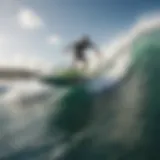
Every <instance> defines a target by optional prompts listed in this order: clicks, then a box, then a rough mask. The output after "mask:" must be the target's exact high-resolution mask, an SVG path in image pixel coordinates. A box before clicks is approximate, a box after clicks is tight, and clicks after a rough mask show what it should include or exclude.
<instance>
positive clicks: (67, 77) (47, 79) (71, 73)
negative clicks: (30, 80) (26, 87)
mask: <svg viewBox="0 0 160 160" xmlns="http://www.w3.org/2000/svg"><path fill="white" fill-rule="evenodd" d="M95 76H96V74H93V73H92V74H89V72H85V71H82V70H75V69H67V70H65V71H61V72H57V73H55V74H54V75H49V76H44V77H42V78H41V81H42V82H43V83H46V84H50V85H59V86H68V85H77V84H82V83H85V82H86V81H88V80H90V79H92V78H94V77H95Z"/></svg>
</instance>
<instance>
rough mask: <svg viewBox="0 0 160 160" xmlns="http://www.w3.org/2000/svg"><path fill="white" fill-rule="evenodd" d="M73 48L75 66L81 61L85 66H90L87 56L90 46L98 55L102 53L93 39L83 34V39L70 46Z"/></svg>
mask: <svg viewBox="0 0 160 160" xmlns="http://www.w3.org/2000/svg"><path fill="white" fill-rule="evenodd" d="M70 48H72V49H73V62H72V63H73V67H77V66H78V64H79V62H80V63H81V64H82V65H83V67H85V68H86V67H87V66H88V62H87V58H86V50H87V49H89V48H92V49H94V51H95V53H96V54H97V56H99V55H100V52H99V51H98V49H97V47H96V45H95V44H94V43H93V42H92V41H91V39H90V38H89V37H88V36H86V35H85V36H83V37H82V38H81V39H79V40H78V41H76V42H75V43H73V45H72V46H71V47H70Z"/></svg>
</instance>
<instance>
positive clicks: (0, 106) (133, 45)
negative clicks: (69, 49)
mask: <svg viewBox="0 0 160 160" xmlns="http://www.w3.org/2000/svg"><path fill="white" fill-rule="evenodd" d="M141 29H142V31H145V32H138V33H137V35H136V36H134V39H131V40H130V43H129V44H128V43H127V47H128V46H129V49H128V48H127V53H128V54H129V55H130V65H128V66H127V67H126V69H127V70H126V71H125V73H124V74H123V76H119V77H115V76H113V77H112V76H107V75H106V73H102V76H100V77H98V78H97V79H93V80H91V81H89V82H86V83H83V84H79V85H78V84H77V85H75V86H72V87H71V86H70V87H58V86H54V85H53V86H51V85H46V84H43V83H42V82H40V81H38V80H34V81H33V80H31V81H14V82H12V83H11V82H8V83H5V84H3V83H2V82H1V87H0V159H1V160H62V159H63V160H151V159H154V160H159V159H160V153H159V144H160V125H159V122H160V96H159V95H160V85H159V83H160V29H159V27H157V25H156V27H154V25H153V26H152V27H149V29H148V28H147V31H146V28H145V27H144V28H143V27H141ZM128 41H129V40H128ZM128 41H127V42H128ZM123 47H124V46H123V45H122V48H123ZM125 48H126V46H125ZM117 52H118V50H117ZM119 54H122V50H121V49H120V51H119Z"/></svg>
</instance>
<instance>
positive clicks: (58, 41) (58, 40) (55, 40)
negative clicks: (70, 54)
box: [47, 35, 61, 45]
mask: <svg viewBox="0 0 160 160" xmlns="http://www.w3.org/2000/svg"><path fill="white" fill-rule="evenodd" d="M47 42H48V43H49V44H51V45H60V44H61V38H60V37H59V36H58V35H51V36H49V37H48V38H47Z"/></svg>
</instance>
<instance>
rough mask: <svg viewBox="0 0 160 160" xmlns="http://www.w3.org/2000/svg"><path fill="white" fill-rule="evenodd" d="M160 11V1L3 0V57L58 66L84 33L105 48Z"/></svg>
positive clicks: (0, 20)
mask: <svg viewBox="0 0 160 160" xmlns="http://www.w3.org/2000/svg"><path fill="white" fill-rule="evenodd" d="M159 9H160V1H159V0H1V1H0V29H1V30H0V47H1V52H0V54H1V55H3V54H5V55H7V56H8V57H9V58H10V59H12V58H13V57H14V55H19V56H21V55H28V56H34V57H38V58H40V57H42V59H45V60H47V61H50V62H52V61H53V62H54V63H55V62H56V61H59V60H60V59H61V58H62V57H64V56H63V55H62V54H61V52H62V50H63V47H64V46H66V45H67V44H68V43H70V42H72V41H73V40H74V39H76V38H78V37H79V36H81V35H82V34H88V35H90V36H91V38H92V39H93V40H94V41H95V42H96V43H97V44H99V45H102V44H105V43H107V42H108V41H109V40H110V39H112V38H113V37H114V36H115V35H116V34H118V33H119V32H121V31H123V32H124V31H125V30H126V29H128V28H129V27H130V26H131V25H133V24H134V23H135V21H136V20H137V18H138V17H139V16H141V15H143V14H147V13H148V12H152V11H153V12H154V11H158V10H159Z"/></svg>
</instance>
